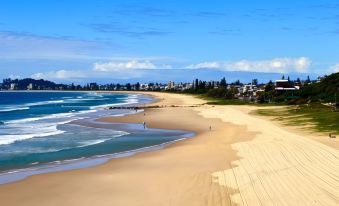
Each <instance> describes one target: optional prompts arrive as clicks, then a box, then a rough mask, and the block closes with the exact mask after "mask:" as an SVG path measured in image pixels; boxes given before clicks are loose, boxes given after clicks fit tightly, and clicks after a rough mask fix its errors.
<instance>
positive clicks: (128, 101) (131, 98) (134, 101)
mask: <svg viewBox="0 0 339 206" xmlns="http://www.w3.org/2000/svg"><path fill="white" fill-rule="evenodd" d="M122 99H123V98H121V100H122ZM123 100H124V102H121V103H114V104H103V105H98V106H91V107H90V109H104V108H107V107H113V106H120V105H128V104H137V103H139V99H138V95H130V96H128V97H125V98H124V99H123Z"/></svg>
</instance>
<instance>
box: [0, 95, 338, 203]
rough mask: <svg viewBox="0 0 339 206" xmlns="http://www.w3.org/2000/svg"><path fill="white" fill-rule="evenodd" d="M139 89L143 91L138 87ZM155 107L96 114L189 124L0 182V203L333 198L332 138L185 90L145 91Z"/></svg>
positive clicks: (155, 124)
mask: <svg viewBox="0 0 339 206" xmlns="http://www.w3.org/2000/svg"><path fill="white" fill-rule="evenodd" d="M146 94H147V93H146ZM150 94H151V95H152V96H154V97H155V98H156V99H157V101H156V102H154V103H152V104H151V105H153V106H155V105H156V106H159V108H150V109H145V111H144V112H141V113H137V114H133V115H128V116H123V117H105V118H102V119H99V120H97V121H102V122H126V123H139V124H142V123H143V122H145V124H146V126H147V127H148V128H160V129H175V130H183V131H188V132H194V133H195V134H196V135H195V136H194V137H193V138H187V139H185V140H181V141H177V142H175V143H173V144H171V145H169V146H167V147H166V148H164V149H161V150H157V151H148V152H143V153H138V154H136V155H134V156H129V157H124V158H117V159H112V160H110V161H108V162H107V163H105V164H102V165H99V166H95V167H91V168H85V169H79V170H71V171H63V172H55V173H48V174H42V175H36V176H32V177H29V178H27V179H25V180H23V181H19V182H15V183H10V184H6V185H0V198H1V204H2V205H25V206H26V205H27V206H29V205H34V206H36V205H44V206H48V205H338V204H339V175H338V171H339V151H338V147H337V146H336V145H338V144H337V140H336V139H335V140H333V141H334V142H333V144H331V142H328V141H327V144H323V143H321V141H316V140H317V138H313V137H311V135H309V134H301V133H297V132H293V131H292V130H290V129H287V128H284V127H283V126H281V125H278V124H276V123H273V122H271V121H269V120H268V119H265V118H259V117H256V116H253V115H251V114H250V111H251V110H252V109H253V107H251V108H250V106H212V105H206V104H205V101H204V100H200V99H197V98H195V97H193V96H189V95H180V94H168V93H150Z"/></svg>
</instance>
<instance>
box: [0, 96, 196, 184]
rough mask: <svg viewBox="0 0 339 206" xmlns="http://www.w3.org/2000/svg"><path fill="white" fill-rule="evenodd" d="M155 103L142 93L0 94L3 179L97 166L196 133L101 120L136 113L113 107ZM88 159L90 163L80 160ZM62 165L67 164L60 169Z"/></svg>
mask: <svg viewBox="0 0 339 206" xmlns="http://www.w3.org/2000/svg"><path fill="white" fill-rule="evenodd" d="M150 101H152V99H151V98H150V97H148V96H145V95H139V94H116V93H114V94H112V93H96V92H0V121H1V122H0V183H7V182H10V181H12V180H13V181H15V180H17V179H21V178H22V177H26V176H28V175H29V174H30V173H32V171H34V172H33V174H39V173H44V172H43V171H46V172H49V171H53V170H55V171H58V170H62V168H64V169H65V168H67V169H70V168H79V165H81V167H85V165H87V166H89V165H92V164H94V165H95V164H98V163H100V162H102V161H103V160H104V161H107V159H109V158H111V157H118V156H125V155H130V154H132V153H134V152H136V151H143V150H145V149H146V150H147V148H152V149H154V148H155V147H159V146H163V145H164V144H166V143H168V142H171V141H175V140H178V139H182V138H185V137H188V136H191V134H189V133H187V132H183V131H173V130H160V129H144V127H143V125H142V124H141V123H140V124H118V123H103V122H98V121H97V119H98V118H99V117H103V116H120V115H127V114H131V113H135V112H136V111H135V110H107V107H109V106H119V105H126V106H132V105H135V104H142V103H147V102H150ZM102 157H104V159H102ZM98 158H99V159H98ZM100 158H101V159H100ZM83 159H85V160H86V161H83V162H79V161H78V160H83ZM69 162H74V164H73V166H72V165H69ZM60 164H67V166H65V165H64V166H63V167H60V166H58V167H56V165H60ZM53 168H54V169H53ZM16 173H19V174H16ZM17 176H20V177H19V178H15V177H17Z"/></svg>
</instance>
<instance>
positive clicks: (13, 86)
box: [9, 83, 18, 90]
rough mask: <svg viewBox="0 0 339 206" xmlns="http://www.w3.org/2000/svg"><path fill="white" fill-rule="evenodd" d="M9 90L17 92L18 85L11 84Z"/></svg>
mask: <svg viewBox="0 0 339 206" xmlns="http://www.w3.org/2000/svg"><path fill="white" fill-rule="evenodd" d="M9 89H10V90H17V89H18V84H16V83H11V86H10V88H9Z"/></svg>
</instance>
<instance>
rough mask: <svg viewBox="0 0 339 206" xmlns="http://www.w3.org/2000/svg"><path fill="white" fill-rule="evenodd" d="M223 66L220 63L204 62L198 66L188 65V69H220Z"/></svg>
mask: <svg viewBox="0 0 339 206" xmlns="http://www.w3.org/2000/svg"><path fill="white" fill-rule="evenodd" d="M220 67H221V64H220V63H219V62H202V63H198V64H191V65H188V66H187V67H186V68H187V69H219V68H220Z"/></svg>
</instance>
